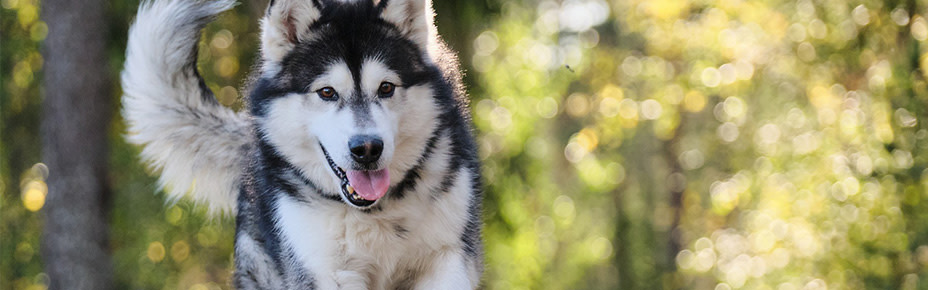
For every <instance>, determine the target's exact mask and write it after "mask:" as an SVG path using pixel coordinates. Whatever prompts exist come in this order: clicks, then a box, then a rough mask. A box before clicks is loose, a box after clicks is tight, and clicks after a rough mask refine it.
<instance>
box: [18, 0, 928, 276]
mask: <svg viewBox="0 0 928 290" xmlns="http://www.w3.org/2000/svg"><path fill="white" fill-rule="evenodd" d="M435 2H436V3H435V4H436V5H437V7H436V10H437V11H438V15H439V17H438V24H439V27H440V31H441V32H442V34H443V35H445V38H446V40H448V42H449V43H450V44H451V45H452V46H453V47H455V48H456V50H457V51H459V52H460V53H461V54H460V55H461V60H462V62H463V66H462V67H463V68H465V69H466V70H467V71H468V74H467V81H468V85H469V91H470V92H471V96H472V103H471V107H472V109H473V114H474V122H475V125H476V127H477V131H478V135H479V137H478V141H479V143H480V147H481V151H480V157H481V159H482V160H483V163H484V174H485V180H486V184H487V192H486V198H485V206H484V216H485V217H484V220H485V227H484V239H485V241H486V264H487V272H486V275H485V277H484V280H485V283H484V285H485V286H486V288H488V289H614V288H624V289H651V288H670V289H677V288H687V289H736V288H750V289H825V288H828V289H886V288H891V289H896V288H902V289H928V282H926V281H925V280H926V279H928V181H926V180H928V129H925V127H924V126H922V122H920V121H922V120H925V118H926V117H928V110H926V108H928V86H926V79H928V73H925V71H928V70H926V66H928V48H926V45H925V42H926V41H928V20H926V18H924V17H923V16H921V14H924V13H926V12H925V11H928V10H926V9H928V3H923V2H919V1H905V2H902V1H887V2H879V1H850V2H847V1H828V0H815V1H813V0H798V1H739V0H723V1H671V0H651V1H648V0H626V1H606V0H564V1H551V0H547V1H536V0H521V1H499V3H496V2H492V3H491V2H487V1H435ZM2 4H3V6H2V7H3V9H2V10H0V23H2V25H3V26H2V30H0V34H2V36H3V39H2V50H0V56H2V59H0V72H2V83H0V84H2V92H3V93H2V95H0V118H2V122H0V129H2V131H0V154H2V156H3V158H0V194H2V198H0V208H2V211H0V220H2V223H0V288H2V289H28V288H39V289H41V288H42V287H44V285H45V284H44V283H45V280H46V279H47V277H45V276H44V274H42V273H41V272H42V268H41V266H42V264H41V259H40V256H39V252H38V249H39V239H40V233H41V220H40V215H39V214H37V213H36V212H34V211H32V210H31V209H37V208H40V207H41V204H40V202H42V201H43V200H44V194H45V192H44V191H43V190H44V188H43V186H44V180H45V178H48V176H54V174H55V173H54V172H51V173H49V172H45V171H43V166H41V165H34V164H37V163H39V162H40V159H39V149H38V147H39V146H38V144H39V138H38V132H37V129H38V125H37V124H38V120H39V104H40V100H41V97H40V91H39V81H40V78H41V62H42V57H41V55H40V53H39V44H40V42H41V40H42V38H43V37H44V31H47V28H46V27H44V24H43V23H42V22H41V21H39V19H38V18H37V16H38V15H39V14H38V13H39V11H38V8H37V7H38V6H37V3H36V2H35V0H2ZM136 5H137V2H135V1H125V2H122V1H115V2H113V3H111V4H110V6H109V7H108V9H109V11H110V13H109V14H110V15H111V17H112V19H110V21H111V23H112V27H113V29H112V31H111V32H110V33H111V37H110V38H111V39H112V41H111V43H112V45H111V51H110V54H111V55H112V60H113V61H112V63H113V72H112V74H113V77H114V80H115V79H116V76H117V74H118V71H119V69H120V67H121V65H119V64H121V62H122V54H123V49H124V44H125V35H126V29H127V25H128V23H129V21H130V19H131V17H132V15H133V14H134V9H135V7H136ZM260 6H261V5H255V4H245V5H240V6H238V7H237V8H236V10H235V11H233V12H230V13H226V14H224V15H223V16H222V17H221V18H220V20H219V21H218V22H217V23H214V24H211V25H210V26H209V27H208V28H207V29H206V31H204V34H203V35H204V39H203V42H202V44H201V50H200V51H201V52H202V55H201V64H200V69H201V71H202V73H203V75H204V76H205V77H206V79H207V80H208V81H209V82H208V85H209V86H210V87H211V88H212V89H213V90H214V91H215V92H217V97H218V98H219V100H220V102H222V103H223V104H226V105H230V106H232V107H235V108H240V107H241V102H240V96H241V93H240V92H238V89H240V88H241V87H243V81H242V80H243V79H244V78H245V73H246V72H247V71H249V70H250V69H249V68H250V67H251V66H252V64H251V63H252V60H253V59H254V57H255V53H256V45H257V43H258V41H257V39H256V38H257V29H256V28H257V25H256V22H255V19H256V15H260V13H261V9H262V8H261V7H260ZM255 7H258V8H257V9H256V8H255ZM113 97H114V98H118V94H117V95H114V96H113ZM114 113H115V112H114ZM111 130H112V132H111V140H112V148H111V151H112V155H111V160H110V164H111V167H112V170H111V172H110V180H111V185H112V187H113V195H112V205H113V206H112V212H111V218H110V221H111V227H110V229H111V231H110V234H111V241H112V244H111V246H112V249H113V251H112V253H113V256H114V264H115V265H116V267H115V268H116V269H117V275H116V278H117V283H118V284H119V285H118V288H133V289H137V288H140V289H160V288H168V289H175V288H183V289H189V288H196V289H202V288H207V289H209V288H215V287H220V288H226V287H227V286H228V278H229V274H230V261H231V246H232V231H233V224H232V223H231V222H230V221H229V220H228V219H225V220H222V219H209V218H207V217H206V216H205V214H204V210H203V209H201V208H196V207H195V206H193V205H191V204H189V203H188V202H183V201H182V202H179V203H178V204H176V205H172V204H167V205H166V204H165V203H164V202H163V196H162V195H161V194H157V195H156V194H150V193H153V192H156V188H155V187H154V179H153V178H152V177H151V175H152V174H151V172H148V171H146V170H145V169H144V168H143V167H142V166H141V165H140V164H139V162H138V158H137V157H136V153H137V148H133V147H131V146H129V145H127V144H125V142H124V141H123V140H122V136H121V135H122V134H123V132H124V131H125V126H124V125H123V124H122V122H121V120H120V119H119V118H118V117H117V118H114V122H113V126H112V128H111ZM36 197H41V198H39V199H37V198H36Z"/></svg>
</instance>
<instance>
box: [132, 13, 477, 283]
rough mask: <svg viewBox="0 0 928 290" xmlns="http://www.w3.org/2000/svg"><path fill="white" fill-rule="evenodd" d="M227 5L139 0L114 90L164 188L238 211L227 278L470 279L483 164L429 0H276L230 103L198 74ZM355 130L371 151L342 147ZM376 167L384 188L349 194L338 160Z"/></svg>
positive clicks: (346, 166)
mask: <svg viewBox="0 0 928 290" xmlns="http://www.w3.org/2000/svg"><path fill="white" fill-rule="evenodd" d="M233 5H234V4H233V2H231V1H229V0H220V1H206V0H155V1H152V2H144V3H143V4H142V5H141V7H140V8H139V13H138V16H137V19H136V21H135V24H134V25H133V26H132V28H131V30H130V35H129V43H128V49H127V58H126V65H125V70H124V71H123V73H122V84H123V90H124V92H125V96H124V97H123V106H124V110H123V116H124V117H125V118H126V120H127V122H128V125H129V133H128V140H129V141H130V142H131V143H134V144H139V145H142V146H143V150H142V152H141V155H142V157H143V158H144V159H145V160H146V161H147V162H148V163H150V164H151V165H152V166H153V167H154V168H155V169H158V170H160V172H161V177H160V183H161V184H162V186H164V187H165V188H166V190H167V192H168V193H169V196H170V197H171V198H172V199H176V198H179V197H182V196H185V195H188V193H190V194H189V195H191V196H192V197H193V199H194V200H196V201H198V202H200V203H202V204H205V205H207V206H208V207H209V208H210V209H211V210H212V211H214V212H231V213H234V214H235V216H236V224H237V229H236V238H235V278H234V282H233V283H234V284H235V286H236V287H237V288H239V289H474V288H476V287H478V284H479V280H480V274H481V272H482V247H481V241H480V224H481V222H480V200H481V189H480V188H481V184H480V174H479V163H478V159H477V158H476V146H475V144H474V141H473V136H472V132H471V126H470V120H469V113H468V112H467V101H466V95H465V93H464V91H463V86H462V85H461V80H460V75H459V71H458V68H457V60H456V58H455V56H454V55H453V53H451V52H450V51H449V50H448V49H447V48H445V46H444V45H443V44H442V42H441V41H440V40H439V38H438V35H437V33H436V31H435V27H434V25H433V12H432V9H431V3H430V1H428V0H379V1H375V0H356V1H354V2H345V1H334V0H328V1H327V0H276V1H274V0H272V1H271V4H270V5H269V7H268V10H267V13H266V16H265V17H264V19H263V20H262V22H261V24H262V35H261V37H262V48H261V51H262V53H261V56H262V57H261V58H262V59H261V61H262V64H261V66H260V67H261V68H260V69H259V71H257V72H255V76H256V79H257V80H256V81H255V82H254V84H253V85H252V90H251V93H250V95H249V96H248V98H247V110H246V111H245V112H238V113H236V112H234V111H232V110H230V109H228V108H226V107H223V106H222V105H220V104H219V103H218V102H216V100H215V98H214V97H213V94H212V92H211V91H210V90H209V89H208V88H207V87H206V86H205V85H204V82H203V79H202V78H201V77H200V76H199V74H198V73H197V71H196V58H197V57H196V56H197V43H198V41H199V34H200V30H201V29H202V27H203V26H204V25H205V24H206V23H208V22H209V21H210V20H211V19H212V18H213V17H214V16H215V15H217V14H218V13H220V12H222V11H225V10H227V9H229V8H231V7H232V6H233ZM384 83H390V84H395V89H393V90H391V93H390V95H389V96H388V95H386V94H381V92H382V91H379V90H378V88H379V87H378V86H383V84H384ZM323 88H329V89H333V90H334V91H336V92H337V97H336V98H335V99H332V98H323V97H322V96H323V95H322V93H321V90H322V89H323ZM356 136H374V137H376V138H378V140H379V141H382V143H383V145H382V147H383V148H382V154H379V158H378V159H377V160H375V161H371V162H366V161H365V162H366V163H364V162H360V161H358V160H359V159H357V157H356V156H355V157H352V156H354V155H353V154H354V153H353V152H354V151H351V150H352V148H354V147H352V148H349V143H350V142H351V140H354V139H352V138H355V137H356ZM365 144H367V143H365ZM365 148H368V147H365ZM384 169H385V170H387V171H388V172H389V173H390V178H389V190H388V191H387V192H386V195H385V196H382V197H381V198H378V199H376V200H370V201H368V200H366V199H362V200H357V199H353V198H351V195H350V194H349V193H350V192H351V191H346V189H345V187H344V185H345V183H347V179H345V177H344V174H345V170H384ZM359 172H360V171H359ZM363 172H369V171H363ZM370 172H373V171H370ZM381 180H386V179H381Z"/></svg>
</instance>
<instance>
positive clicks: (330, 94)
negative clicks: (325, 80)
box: [316, 87, 336, 101]
mask: <svg viewBox="0 0 928 290" xmlns="http://www.w3.org/2000/svg"><path fill="white" fill-rule="evenodd" d="M316 94H318V95H319V97H320V98H322V99H323V100H326V101H333V100H335V97H336V93H335V89H333V88H332V87H324V88H321V89H319V90H318V91H316Z"/></svg>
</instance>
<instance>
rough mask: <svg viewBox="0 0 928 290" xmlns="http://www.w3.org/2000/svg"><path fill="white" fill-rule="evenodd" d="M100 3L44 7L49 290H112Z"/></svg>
mask: <svg viewBox="0 0 928 290" xmlns="http://www.w3.org/2000/svg"><path fill="white" fill-rule="evenodd" d="M103 10H104V2H103V1H102V0H81V1H74V0H43V1H42V17H43V20H44V21H45V23H47V24H48V37H47V38H46V40H45V44H44V47H43V49H44V51H43V56H44V58H45V68H44V72H45V74H44V76H45V79H44V87H45V102H44V104H43V110H44V112H43V116H42V118H43V119H42V143H43V148H42V149H43V150H42V151H43V153H42V159H43V160H44V162H46V165H47V166H48V168H49V177H48V196H47V199H46V203H45V228H44V233H43V239H42V254H43V258H44V263H45V271H46V273H47V274H48V276H49V282H50V285H49V288H50V289H110V288H111V287H112V273H111V271H112V267H111V261H110V256H109V246H108V244H109V243H108V236H107V226H106V208H107V206H106V201H107V196H108V194H107V193H108V185H107V182H106V153H107V146H106V145H107V132H106V131H107V125H108V123H109V121H110V114H109V113H110V101H111V100H112V99H113V98H112V97H111V96H110V82H109V77H108V75H107V74H108V72H107V68H108V67H107V63H106V56H105V46H106V35H107V34H106V24H105V17H104V14H103V12H104V11H103Z"/></svg>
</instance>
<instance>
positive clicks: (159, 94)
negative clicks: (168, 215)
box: [122, 0, 252, 213]
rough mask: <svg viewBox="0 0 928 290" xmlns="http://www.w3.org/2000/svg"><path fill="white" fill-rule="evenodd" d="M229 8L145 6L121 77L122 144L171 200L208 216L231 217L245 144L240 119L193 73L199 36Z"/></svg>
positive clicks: (245, 128) (192, 0) (196, 3)
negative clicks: (188, 202)
mask: <svg viewBox="0 0 928 290" xmlns="http://www.w3.org/2000/svg"><path fill="white" fill-rule="evenodd" d="M234 4H235V3H234V2H233V1H230V0H219V1H209V2H207V1H205V0H159V1H153V2H150V1H146V2H143V3H142V4H141V6H140V7H139V12H138V15H137V16H136V20H135V24H133V25H132V28H131V29H130V30H129V43H128V47H127V51H126V64H125V69H124V70H123V72H122V88H123V92H124V94H125V95H124V96H123V99H122V102H123V112H122V114H123V117H124V118H125V119H126V121H127V123H128V126H129V133H128V136H127V139H128V141H129V142H130V143H133V144H137V145H142V146H144V147H143V150H142V153H141V155H142V158H143V159H144V160H145V161H146V162H148V163H149V164H150V165H151V166H152V167H153V168H154V169H156V170H160V171H161V177H160V179H159V181H160V184H161V186H162V187H163V188H165V189H166V191H167V193H168V195H169V196H170V198H171V199H172V200H176V199H178V198H180V197H182V196H185V195H187V193H188V192H191V195H192V198H193V199H194V200H195V201H197V202H198V203H201V204H206V205H207V206H208V208H209V210H210V212H228V213H233V212H234V211H235V203H236V196H237V195H238V190H239V187H240V185H241V178H240V175H241V173H242V170H243V166H244V164H243V163H244V161H245V155H246V153H247V151H248V147H249V146H251V144H252V139H251V138H252V137H251V134H250V127H249V124H248V121H247V117H246V116H245V115H244V114H237V113H235V112H234V111H232V110H231V109H229V108H226V107H224V106H222V105H220V104H219V103H218V102H217V101H216V99H215V97H214V96H213V92H211V91H210V90H209V88H207V87H206V85H205V84H204V82H203V79H202V78H201V77H200V75H199V74H198V73H197V71H196V59H197V44H198V42H199V35H200V30H201V29H202V28H203V26H205V25H206V24H207V23H209V22H210V21H211V20H212V19H213V18H214V17H215V16H216V15H217V14H219V13H220V12H222V11H225V10H228V9H229V8H231V7H232V6H234Z"/></svg>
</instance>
